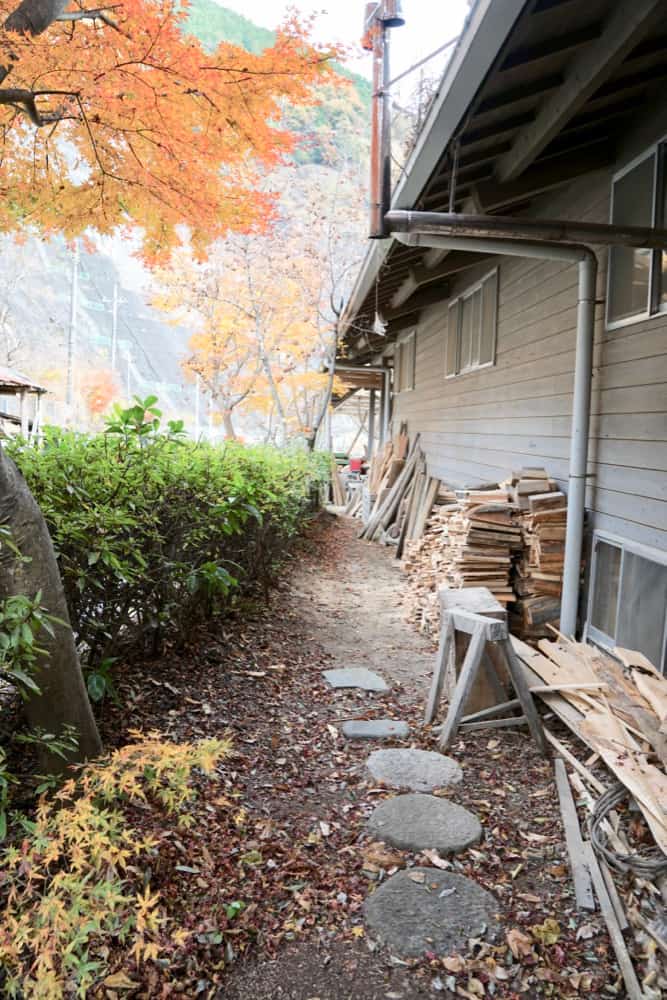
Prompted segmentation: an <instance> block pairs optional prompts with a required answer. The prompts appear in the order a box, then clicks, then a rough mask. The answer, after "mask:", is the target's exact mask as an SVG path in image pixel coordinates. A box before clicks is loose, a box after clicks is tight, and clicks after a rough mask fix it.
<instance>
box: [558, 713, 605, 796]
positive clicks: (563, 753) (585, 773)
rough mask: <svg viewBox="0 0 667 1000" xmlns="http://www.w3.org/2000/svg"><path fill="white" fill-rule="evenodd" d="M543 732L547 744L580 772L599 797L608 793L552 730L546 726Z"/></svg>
mask: <svg viewBox="0 0 667 1000" xmlns="http://www.w3.org/2000/svg"><path fill="white" fill-rule="evenodd" d="M542 731H543V733H544V736H545V739H546V741H547V743H550V744H551V746H552V747H553V748H554V750H555V751H556V752H557V753H559V754H560V755H561V757H562V758H563V760H566V761H567V762H568V764H570V765H571V766H572V767H573V768H574V769H575V771H578V772H579V774H580V775H581V776H582V778H585V779H586V781H587V782H588V783H589V785H591V787H592V788H594V789H595V790H596V792H597V793H598V794H599V795H603V794H604V792H606V791H607V789H606V788H605V786H604V785H603V784H602V782H601V781H598V779H597V778H596V777H595V775H594V774H591V772H590V771H589V770H588V768H587V767H584V765H583V764H582V763H581V761H579V760H577V758H576V757H575V756H574V754H572V753H570V751H569V750H568V748H567V747H566V746H565V745H564V744H563V743H561V741H560V740H559V739H557V738H556V737H555V736H554V734H553V733H552V732H551V730H550V729H547V727H546V726H543V727H542Z"/></svg>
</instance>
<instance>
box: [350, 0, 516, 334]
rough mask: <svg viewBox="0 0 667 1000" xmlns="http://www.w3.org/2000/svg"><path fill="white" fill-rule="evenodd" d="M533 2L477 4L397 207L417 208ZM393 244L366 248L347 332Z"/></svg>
mask: <svg viewBox="0 0 667 1000" xmlns="http://www.w3.org/2000/svg"><path fill="white" fill-rule="evenodd" d="M527 2H528V0H477V3H476V4H475V6H474V7H473V8H471V10H470V13H469V15H468V20H467V22H466V24H465V25H464V28H463V31H462V33H461V37H460V39H459V41H458V43H457V45H456V48H455V49H454V52H453V53H452V58H451V59H450V60H449V62H448V64H447V66H446V68H445V71H444V73H443V76H442V80H441V81H440V86H439V87H438V92H437V94H436V96H435V99H434V100H433V102H432V104H431V109H430V112H429V114H428V116H427V118H426V121H425V122H424V126H423V128H422V130H421V132H420V134H419V138H418V140H417V142H416V144H415V148H414V149H413V151H412V153H411V155H410V158H409V160H408V162H407V164H406V166H405V168H404V170H403V174H402V176H401V178H400V180H399V182H398V184H397V185H396V188H395V189H394V192H393V195H392V199H391V207H392V209H398V208H401V209H410V208H413V207H414V204H415V202H416V201H417V199H418V198H419V196H420V195H421V193H422V191H423V190H424V187H425V186H426V184H427V182H428V180H429V178H430V176H431V174H432V173H433V171H434V170H435V168H436V166H437V165H438V162H439V161H440V158H441V156H442V154H443V152H444V150H445V148H446V147H447V144H448V143H449V142H450V140H451V138H452V136H453V135H454V133H455V131H456V129H457V127H458V125H459V123H460V122H461V121H462V119H463V117H464V116H465V113H466V111H467V110H468V107H469V106H470V103H471V102H472V100H473V98H474V97H475V94H476V93H477V91H478V90H479V88H480V86H481V84H482V83H483V81H484V79H485V77H486V74H487V73H488V71H489V69H490V68H491V66H492V64H493V62H494V60H495V58H496V56H497V55H498V53H499V51H500V49H501V48H502V46H503V45H504V44H505V41H506V40H507V38H508V36H509V34H510V32H511V30H512V28H513V26H514V24H515V22H516V20H517V18H518V17H519V15H520V14H521V13H522V11H523V9H524V7H525V6H526V4H527ZM391 244H392V241H391V239H387V240H373V241H372V242H371V245H370V246H369V248H368V250H367V251H366V256H365V257H364V261H363V263H362V265H361V269H360V271H359V274H358V275H357V280H356V282H355V285H354V288H353V289H352V293H351V295H350V298H349V300H348V302H347V305H346V306H345V310H344V312H343V316H342V332H343V335H344V334H345V332H346V331H347V328H348V327H349V325H350V323H351V322H352V321H353V319H354V316H355V315H356V313H357V312H358V310H359V309H360V308H361V305H362V303H363V301H364V299H365V298H366V296H367V295H368V292H369V291H370V289H371V288H372V286H373V282H374V281H375V278H376V276H377V274H378V272H379V270H380V268H381V266H382V264H383V262H384V260H385V258H386V257H387V254H388V253H389V249H390V247H391Z"/></svg>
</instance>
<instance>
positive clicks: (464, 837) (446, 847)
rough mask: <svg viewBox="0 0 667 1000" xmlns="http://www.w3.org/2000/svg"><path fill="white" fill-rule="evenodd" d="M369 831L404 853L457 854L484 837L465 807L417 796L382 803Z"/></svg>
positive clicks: (480, 827) (412, 795)
mask: <svg viewBox="0 0 667 1000" xmlns="http://www.w3.org/2000/svg"><path fill="white" fill-rule="evenodd" d="M367 827H368V830H369V832H370V833H372V834H373V836H374V837H376V838H377V839H378V840H383V841H384V842H385V843H387V844H391V845H392V846H393V847H400V848H401V850H404V851H423V850H426V848H433V849H434V850H436V851H438V853H439V854H457V853H458V852H459V851H465V849H466V847H470V845H471V844H477V843H478V842H479V841H480V840H481V837H482V825H481V823H480V822H479V820H478V819H477V817H476V816H473V814H472V813H470V812H468V810H467V809H464V808H463V806H457V805H456V804H455V803H454V802H448V801H447V799H438V798H436V797H435V796H434V795H420V794H419V793H416V792H413V793H411V794H409V795H397V796H395V798H393V799H386V800H385V801H384V802H381V803H380V804H379V805H378V806H377V807H376V808H375V810H374V811H373V812H372V813H371V816H370V818H369V820H368V823H367Z"/></svg>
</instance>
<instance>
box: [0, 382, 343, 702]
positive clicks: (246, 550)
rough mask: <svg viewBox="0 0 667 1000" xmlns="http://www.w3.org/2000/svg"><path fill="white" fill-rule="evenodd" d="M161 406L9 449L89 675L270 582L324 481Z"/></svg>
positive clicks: (318, 471)
mask: <svg viewBox="0 0 667 1000" xmlns="http://www.w3.org/2000/svg"><path fill="white" fill-rule="evenodd" d="M154 404H155V399H154V398H150V399H148V400H143V401H140V400H137V405H136V406H133V407H131V408H130V409H128V410H119V409H117V410H116V411H115V413H114V414H113V416H112V417H111V418H109V419H108V421H107V430H106V432H105V433H102V434H96V435H89V434H80V433H75V432H73V431H65V430H61V429H56V428H49V429H47V430H46V432H45V437H44V441H43V443H42V445H41V446H40V447H38V448H36V447H33V446H26V445H25V444H24V443H21V442H18V443H14V444H11V445H10V446H9V447H8V450H9V452H10V454H11V455H12V457H13V458H14V460H15V461H16V462H17V464H18V466H19V468H20V469H21V471H22V472H23V474H24V476H25V477H26V480H27V482H28V485H29V486H30V488H31V490H32V492H33V494H34V496H35V498H36V500H37V502H38V503H39V505H40V507H41V509H42V511H43V513H44V516H45V518H46V521H47V524H48V526H49V530H50V532H51V537H52V539H53V542H54V545H55V547H56V552H57V555H58V560H59V563H60V569H61V574H62V579H63V584H64V587H65V592H66V596H67V603H68V605H69V610H70V615H71V619H72V626H73V628H74V631H75V634H76V637H77V641H78V643H79V647H80V649H81V653H82V658H83V660H84V664H85V665H86V666H87V667H88V670H89V671H90V670H91V669H98V670H99V665H100V664H107V663H109V662H110V658H113V657H115V656H117V655H119V653H122V654H123V655H128V654H129V653H130V652H134V653H141V654H154V653H157V652H158V651H159V649H160V646H161V644H162V642H163V640H164V638H165V637H166V636H167V635H172V636H180V637H182V638H184V639H185V638H187V637H188V635H189V633H190V631H191V629H192V628H193V626H196V625H197V624H198V623H200V622H202V621H205V620H206V619H208V618H210V617H211V616H212V615H213V614H215V613H216V611H217V610H218V609H219V608H220V607H221V606H222V605H224V603H225V601H226V600H228V597H229V594H230V592H231V591H233V590H235V589H237V588H238V587H241V588H243V587H248V586H251V585H257V584H259V585H261V586H262V587H264V588H266V587H268V585H269V583H270V580H271V576H272V571H273V569H274V567H275V564H276V561H277V558H278V556H279V554H280V551H281V549H282V548H284V545H285V543H286V542H287V541H288V540H289V539H290V538H291V537H292V536H293V535H294V534H295V533H296V532H297V530H298V528H299V523H300V521H301V518H302V517H303V515H304V512H305V511H306V510H307V508H308V507H309V506H311V505H312V497H313V492H314V490H315V488H316V487H317V486H318V485H319V483H320V482H322V481H323V480H324V479H326V476H327V471H326V470H327V464H326V460H325V459H324V457H323V456H321V455H312V454H309V453H307V452H305V451H304V450H298V449H288V450H277V449H274V448H270V447H254V446H253V447H245V446H242V445H238V444H232V443H225V444H224V445H220V446H212V445H209V444H204V443H195V442H193V441H192V440H191V439H187V438H186V437H185V436H184V434H183V433H182V425H181V424H179V423H170V424H169V428H168V430H167V431H163V430H162V429H161V427H160V411H159V410H157V409H155V405H154ZM103 678H104V669H103V670H102V672H101V674H100V675H99V677H98V683H99V684H100V685H101V688H103ZM91 693H93V694H94V692H92V691H91ZM101 693H102V690H100V694H101Z"/></svg>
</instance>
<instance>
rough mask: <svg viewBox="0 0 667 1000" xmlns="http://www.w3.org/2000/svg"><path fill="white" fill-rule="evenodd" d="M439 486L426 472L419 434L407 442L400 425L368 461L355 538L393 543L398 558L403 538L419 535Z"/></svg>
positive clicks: (404, 541) (412, 537)
mask: <svg viewBox="0 0 667 1000" xmlns="http://www.w3.org/2000/svg"><path fill="white" fill-rule="evenodd" d="M439 486H440V482H439V480H438V479H434V478H433V477H431V476H429V475H428V472H427V468H426V458H425V456H424V454H423V452H422V450H421V448H420V447H419V435H417V436H416V437H415V439H414V440H413V441H412V443H410V441H409V439H408V435H407V430H406V429H405V428H404V427H402V428H401V431H400V433H399V435H398V437H397V438H396V439H395V440H394V441H393V442H387V444H386V445H385V446H384V448H383V449H382V451H381V452H380V453H379V454H378V455H377V456H375V458H374V459H373V461H372V462H371V468H370V471H369V476H368V483H367V486H366V487H365V490H366V495H367V501H368V502H367V505H366V506H365V507H364V506H363V505H362V510H361V519H362V522H363V523H362V527H361V530H360V531H359V537H360V538H365V539H367V540H368V541H376V542H381V543H382V544H384V545H395V546H396V555H397V556H399V557H400V556H401V555H402V552H403V546H404V545H405V543H406V541H408V540H410V539H414V538H418V537H420V535H421V534H422V532H423V530H424V527H425V524H426V518H427V516H428V513H429V511H430V510H431V508H432V507H433V503H434V501H435V497H436V494H437V491H438V488H439Z"/></svg>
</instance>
